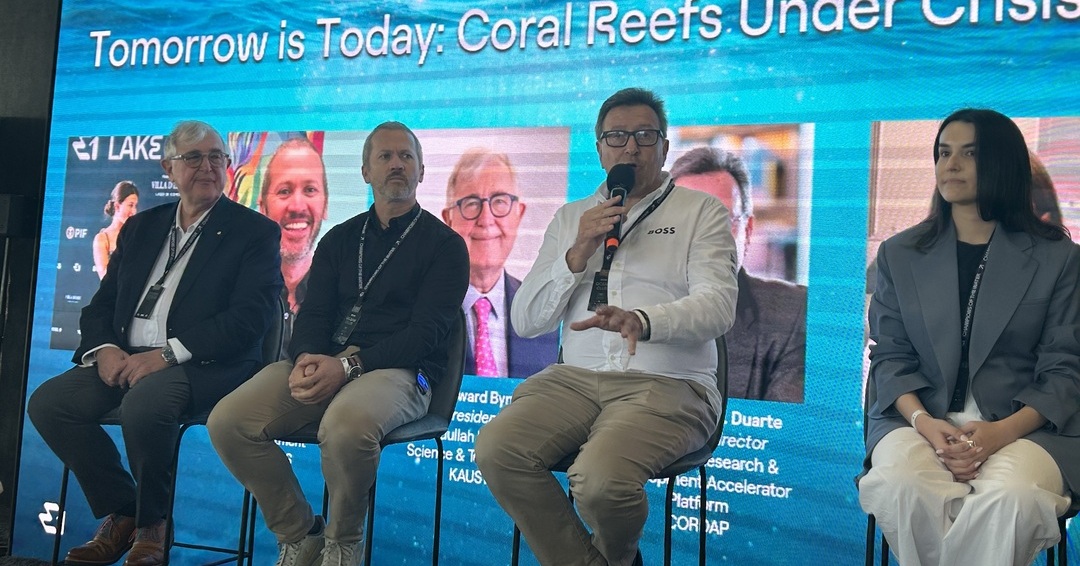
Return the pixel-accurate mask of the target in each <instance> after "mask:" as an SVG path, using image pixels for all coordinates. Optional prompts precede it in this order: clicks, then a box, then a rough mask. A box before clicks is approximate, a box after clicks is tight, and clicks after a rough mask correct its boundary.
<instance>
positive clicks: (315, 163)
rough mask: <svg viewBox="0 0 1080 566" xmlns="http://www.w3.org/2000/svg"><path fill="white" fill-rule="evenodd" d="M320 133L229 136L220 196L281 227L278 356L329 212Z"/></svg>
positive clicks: (251, 133)
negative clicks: (281, 307)
mask: <svg viewBox="0 0 1080 566" xmlns="http://www.w3.org/2000/svg"><path fill="white" fill-rule="evenodd" d="M323 142H324V134H323V132H318V131H315V132H242V133H230V134H229V152H230V153H231V154H232V155H233V156H234V157H233V165H232V167H230V168H229V182H228V188H227V192H226V195H227V196H228V197H229V198H230V199H232V200H234V201H236V202H239V203H241V204H244V205H245V206H247V207H249V208H254V209H257V210H258V211H259V212H261V213H263V214H264V215H265V216H266V217H268V218H269V219H270V220H273V221H274V222H275V223H277V224H278V226H279V227H280V228H281V275H282V277H283V278H284V280H285V287H284V288H283V289H282V291H281V301H282V304H283V305H284V306H285V325H284V328H283V330H284V334H283V343H282V344H283V346H284V347H283V348H282V355H285V352H286V351H287V350H286V348H287V347H288V344H289V340H290V338H291V337H292V324H293V320H294V319H295V318H296V313H297V312H298V311H299V310H300V305H301V304H302V303H303V301H304V296H305V294H306V292H307V276H308V270H309V269H310V268H311V260H312V258H313V257H314V255H315V245H316V242H317V241H318V238H319V234H320V232H321V229H322V225H323V221H325V220H326V219H327V215H328V211H329V205H330V200H329V196H330V195H329V191H328V186H327V180H326V167H325V165H324V163H323V157H322V151H323Z"/></svg>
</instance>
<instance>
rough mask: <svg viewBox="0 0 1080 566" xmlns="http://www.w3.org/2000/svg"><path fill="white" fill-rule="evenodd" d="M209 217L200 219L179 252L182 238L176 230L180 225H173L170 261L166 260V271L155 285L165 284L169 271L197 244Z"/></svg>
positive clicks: (170, 234)
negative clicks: (177, 247)
mask: <svg viewBox="0 0 1080 566" xmlns="http://www.w3.org/2000/svg"><path fill="white" fill-rule="evenodd" d="M209 218H210V215H209V214H207V215H206V216H203V219H202V220H200V221H199V224H198V226H195V231H194V232H192V233H191V237H189V238H188V239H187V241H186V242H184V245H183V246H181V247H180V251H179V252H177V251H176V246H177V244H178V243H179V239H180V237H179V236H177V234H176V230H177V228H179V226H177V225H175V224H174V225H173V228H172V230H170V231H169V261H167V262H165V273H162V274H161V278H160V279H158V280H157V283H154V285H163V284H164V283H165V278H166V277H168V276H169V272H170V271H172V268H173V267H175V266H176V262H177V261H180V258H182V257H184V254H186V253H187V252H188V250H190V249H191V246H194V245H195V240H198V239H199V236H200V235H201V234H202V231H203V226H204V225H205V224H206V221H207V220H208V219H209Z"/></svg>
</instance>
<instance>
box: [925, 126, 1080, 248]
mask: <svg viewBox="0 0 1080 566" xmlns="http://www.w3.org/2000/svg"><path fill="white" fill-rule="evenodd" d="M956 121H960V122H966V123H968V124H971V125H972V126H974V127H975V173H976V188H977V194H976V196H975V202H976V203H977V204H978V205H979V216H980V217H982V219H983V220H986V221H991V220H994V221H997V222H999V223H1000V224H1001V226H1002V227H1003V228H1004V229H1005V230H1006V231H1007V232H1026V233H1028V234H1031V235H1033V236H1038V237H1041V238H1045V239H1048V240H1060V239H1062V238H1065V237H1068V235H1069V232H1068V230H1067V229H1065V228H1064V227H1062V226H1057V225H1054V224H1049V223H1047V222H1043V221H1042V220H1039V217H1038V216H1037V215H1036V214H1035V210H1034V208H1033V205H1032V197H1031V160H1030V158H1029V157H1028V149H1027V143H1026V142H1025V141H1024V134H1022V133H1021V132H1020V128H1018V127H1017V126H1016V124H1015V123H1014V122H1013V121H1012V120H1010V119H1009V118H1008V117H1007V116H1005V115H1004V114H1001V113H1000V112H995V111H994V110H985V109H979V108H964V109H961V110H957V111H956V112H953V113H952V114H950V115H949V116H948V117H947V118H945V120H943V121H942V122H941V127H939V128H938V132H937V135H936V136H935V137H934V163H937V162H938V157H939V155H940V153H939V151H938V143H939V140H940V139H941V132H942V131H943V130H944V129H945V127H946V126H948V125H949V124H951V123H953V122H956ZM951 224H952V205H951V204H949V202H947V201H946V200H945V199H944V198H942V196H941V192H940V191H938V190H936V188H935V190H934V197H933V199H932V200H931V202H930V214H929V215H928V216H927V217H926V219H925V220H923V221H922V222H921V223H920V225H921V226H923V227H924V229H923V231H922V233H921V234H920V235H919V238H918V240H917V241H916V242H915V247H917V248H918V249H920V250H926V249H927V248H929V247H930V246H932V245H934V242H936V241H937V239H938V238H940V237H941V235H942V234H943V233H945V231H946V230H947V229H948V228H949V226H950V225H951Z"/></svg>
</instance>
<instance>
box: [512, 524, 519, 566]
mask: <svg viewBox="0 0 1080 566" xmlns="http://www.w3.org/2000/svg"><path fill="white" fill-rule="evenodd" d="M520 552H521V531H520V530H518V528H517V523H515V524H514V545H513V546H511V547H510V566H518V559H519V557H520V556H519V554H520Z"/></svg>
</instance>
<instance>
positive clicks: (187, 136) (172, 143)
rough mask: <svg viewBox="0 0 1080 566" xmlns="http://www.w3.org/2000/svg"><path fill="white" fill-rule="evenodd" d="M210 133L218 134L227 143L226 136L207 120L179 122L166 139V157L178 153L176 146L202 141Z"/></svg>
mask: <svg viewBox="0 0 1080 566" xmlns="http://www.w3.org/2000/svg"><path fill="white" fill-rule="evenodd" d="M210 134H214V135H215V136H217V138H218V140H220V141H221V143H222V145H224V144H225V138H224V137H223V136H222V135H221V134H220V133H219V132H218V131H217V130H215V129H214V127H213V126H211V125H210V124H207V123H206V122H200V121H199V120H184V121H182V122H177V123H176V125H175V126H173V129H172V131H171V132H169V137H168V138H166V139H165V157H172V156H174V155H176V146H178V145H187V144H189V143H196V142H199V141H202V140H203V139H204V138H205V137H206V136H208V135H210Z"/></svg>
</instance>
